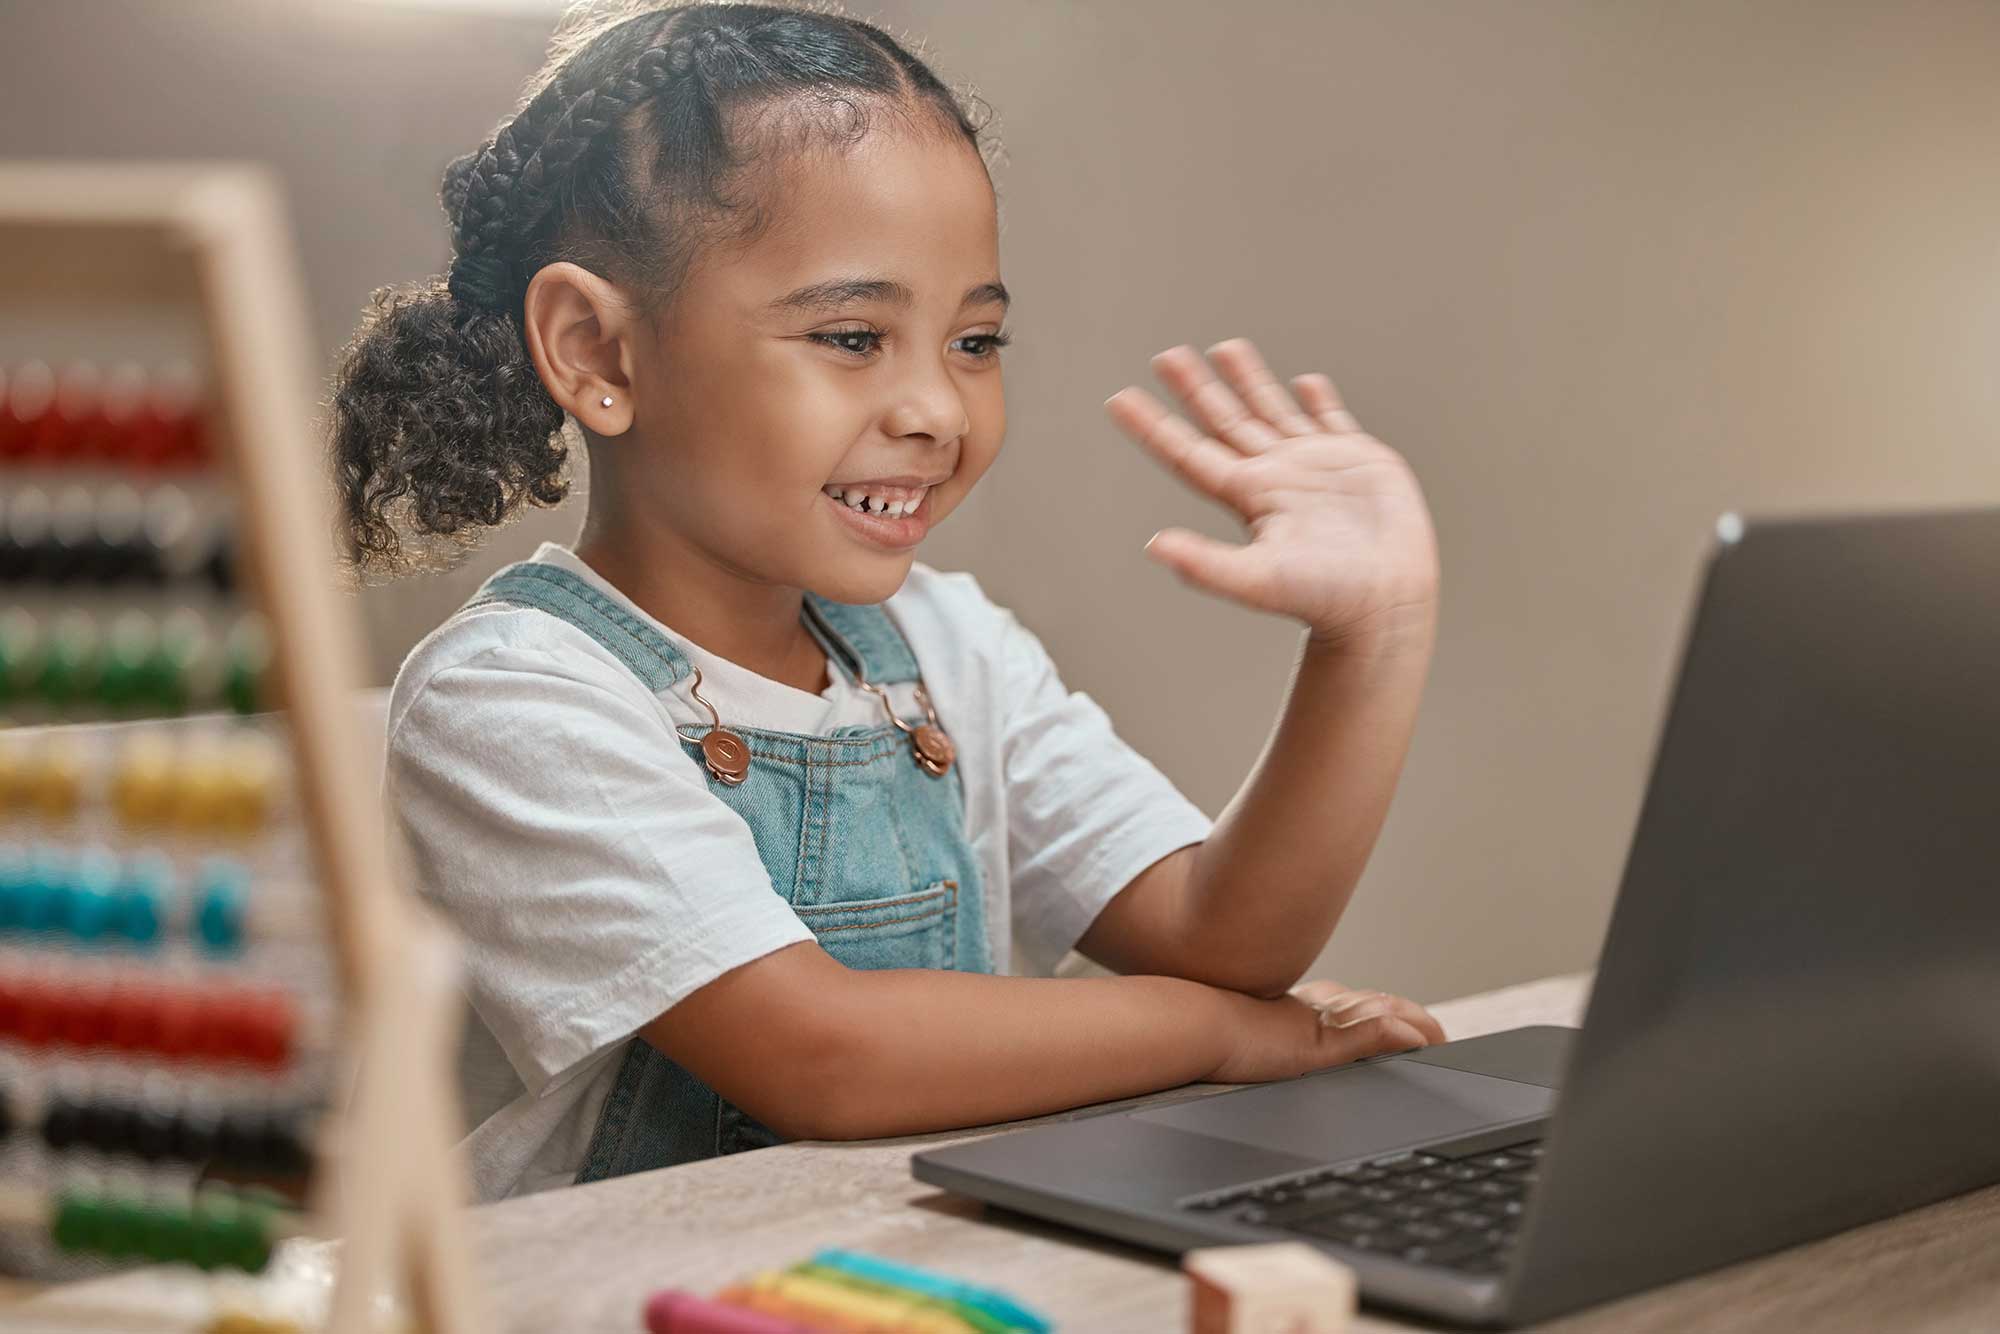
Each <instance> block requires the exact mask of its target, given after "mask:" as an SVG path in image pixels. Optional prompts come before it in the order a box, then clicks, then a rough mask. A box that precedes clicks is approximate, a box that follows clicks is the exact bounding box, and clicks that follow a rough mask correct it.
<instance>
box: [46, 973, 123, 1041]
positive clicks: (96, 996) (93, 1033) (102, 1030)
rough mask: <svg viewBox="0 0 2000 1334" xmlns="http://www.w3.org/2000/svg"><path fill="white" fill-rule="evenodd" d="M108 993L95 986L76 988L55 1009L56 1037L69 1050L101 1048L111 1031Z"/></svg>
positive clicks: (109, 996)
mask: <svg viewBox="0 0 2000 1334" xmlns="http://www.w3.org/2000/svg"><path fill="white" fill-rule="evenodd" d="M111 1010H112V1006H111V993H110V992H108V991H106V990H105V989H104V988H102V987H99V986H95V985H85V986H81V987H76V988H74V989H72V990H71V991H70V993H69V994H68V995H67V996H65V997H64V998H63V1001H62V1003H61V1004H60V1005H59V1006H58V1007H57V1014H56V1036H57V1038H58V1039H59V1040H60V1041H62V1042H63V1043H65V1044H67V1045H69V1046H72V1047H101V1046H103V1045H104V1039H105V1036H106V1035H107V1034H108V1033H109V1032H110V1031H111Z"/></svg>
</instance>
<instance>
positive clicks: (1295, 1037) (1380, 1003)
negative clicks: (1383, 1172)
mask: <svg viewBox="0 0 2000 1334" xmlns="http://www.w3.org/2000/svg"><path fill="white" fill-rule="evenodd" d="M1217 995H1218V997H1220V998H1221V1000H1222V1002H1223V1004H1224V1005H1225V1006H1227V1007H1228V1011H1229V1013H1228V1015H1227V1019H1226V1023H1227V1025H1228V1030H1227V1031H1228V1035H1229V1040H1228V1044H1227V1045H1228V1051H1229V1054H1228V1056H1226V1057H1225V1058H1224V1059H1223V1062H1222V1064H1220V1065H1219V1066H1217V1067H1216V1068H1215V1069H1214V1070H1213V1071H1211V1072H1210V1073H1209V1076H1208V1078H1209V1079H1210V1080H1212V1081H1214V1082H1216V1083H1220V1084H1259V1083H1263V1082H1264V1081H1266V1080H1271V1079H1292V1078H1295V1077H1296V1076H1299V1075H1304V1074H1310V1073H1311V1072H1313V1071H1314V1070H1323V1069H1325V1068H1327V1067H1328V1066H1334V1065H1345V1064H1346V1063H1347V1062H1349V1061H1358V1060H1361V1059H1363V1058H1365V1057H1369V1056H1382V1055H1385V1054H1387V1053H1389V1052H1398V1051H1409V1050H1411V1049H1413V1048H1416V1047H1427V1046H1429V1045H1430V1044H1431V1043H1433V1042H1443V1041H1445V1040H1446V1039H1445V1035H1444V1029H1443V1028H1442V1027H1441V1026H1440V1025H1439V1024H1438V1021H1437V1020H1436V1019H1434V1018H1432V1017H1431V1013H1430V1011H1428V1010H1426V1009H1425V1008H1424V1007H1423V1006H1421V1005H1419V1004H1417V1003H1416V1002H1415V1001H1413V1000H1409V999H1407V998H1405V997H1402V996H1394V995H1390V994H1389V993H1388V992H1384V991H1366V990H1357V989H1356V988H1353V987H1347V986H1342V985H1341V984H1340V983H1338V982H1333V981H1328V980H1326V979H1315V980H1313V981H1310V982H1301V983H1300V984H1299V985H1298V986H1296V987H1293V988H1292V990H1291V991H1290V993H1289V994H1287V995H1284V996H1279V997H1277V998H1275V999H1271V1000H1264V999H1259V998H1257V997H1254V996H1245V995H1242V994H1241V993H1239V992H1223V991H1218V992H1217Z"/></svg>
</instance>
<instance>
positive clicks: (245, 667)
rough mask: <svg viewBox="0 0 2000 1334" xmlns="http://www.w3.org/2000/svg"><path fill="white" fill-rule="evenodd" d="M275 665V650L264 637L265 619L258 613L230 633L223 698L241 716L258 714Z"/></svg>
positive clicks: (249, 616)
mask: <svg viewBox="0 0 2000 1334" xmlns="http://www.w3.org/2000/svg"><path fill="white" fill-rule="evenodd" d="M270 661H271V648H270V644H269V643H268V641H266V639H265V637H264V627H263V622H262V620H261V618H259V617H257V616H256V615H255V614H254V613H253V614H251V615H247V616H244V617H242V618H241V619H239V620H238V621H237V622H236V624H235V626H233V627H232V628H231V629H230V632H229V645H228V649H227V655H226V665H225V666H224V668H223V680H222V697H223V699H224V701H226V702H227V703H228V705H229V707H230V708H232V709H234V710H236V712H238V713H255V712H256V711H257V709H258V708H259V707H260V705H261V703H262V699H263V693H264V671H265V668H266V667H267V666H268V665H269V664H270Z"/></svg>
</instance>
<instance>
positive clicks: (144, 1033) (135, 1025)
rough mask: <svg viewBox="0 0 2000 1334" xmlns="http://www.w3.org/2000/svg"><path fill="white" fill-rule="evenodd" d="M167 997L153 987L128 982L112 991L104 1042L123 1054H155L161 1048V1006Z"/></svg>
mask: <svg viewBox="0 0 2000 1334" xmlns="http://www.w3.org/2000/svg"><path fill="white" fill-rule="evenodd" d="M164 1000H165V997H164V996H162V995H161V994H160V993H159V992H157V991H156V990H154V989H153V988H151V987H148V986H144V985H142V984H139V983H127V984H125V985H124V986H121V987H119V988H117V989H115V990H114V991H113V992H112V996H111V1003H110V1007H109V1008H110V1011H111V1014H110V1018H109V1019H108V1020H107V1021H106V1022H105V1026H104V1041H105V1044H106V1045H107V1046H111V1047H115V1048H117V1049H118V1050H119V1051H155V1050H157V1049H158V1048H159V1045H160V1007H161V1004H162V1002H163V1001H164Z"/></svg>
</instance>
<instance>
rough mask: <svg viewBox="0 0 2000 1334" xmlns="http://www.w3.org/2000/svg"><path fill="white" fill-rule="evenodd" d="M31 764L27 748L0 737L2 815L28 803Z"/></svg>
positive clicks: (0, 811)
mask: <svg viewBox="0 0 2000 1334" xmlns="http://www.w3.org/2000/svg"><path fill="white" fill-rule="evenodd" d="M29 763H30V757H29V755H28V748H27V747H26V746H24V745H22V744H21V743H20V742H18V741H14V740H12V739H9V738H6V737H0V815H5V814H6V813H7V812H9V811H11V810H13V809H14V808H15V807H17V806H20V805H22V804H24V803H25V802H26V801H27V791H28V766H29Z"/></svg>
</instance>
